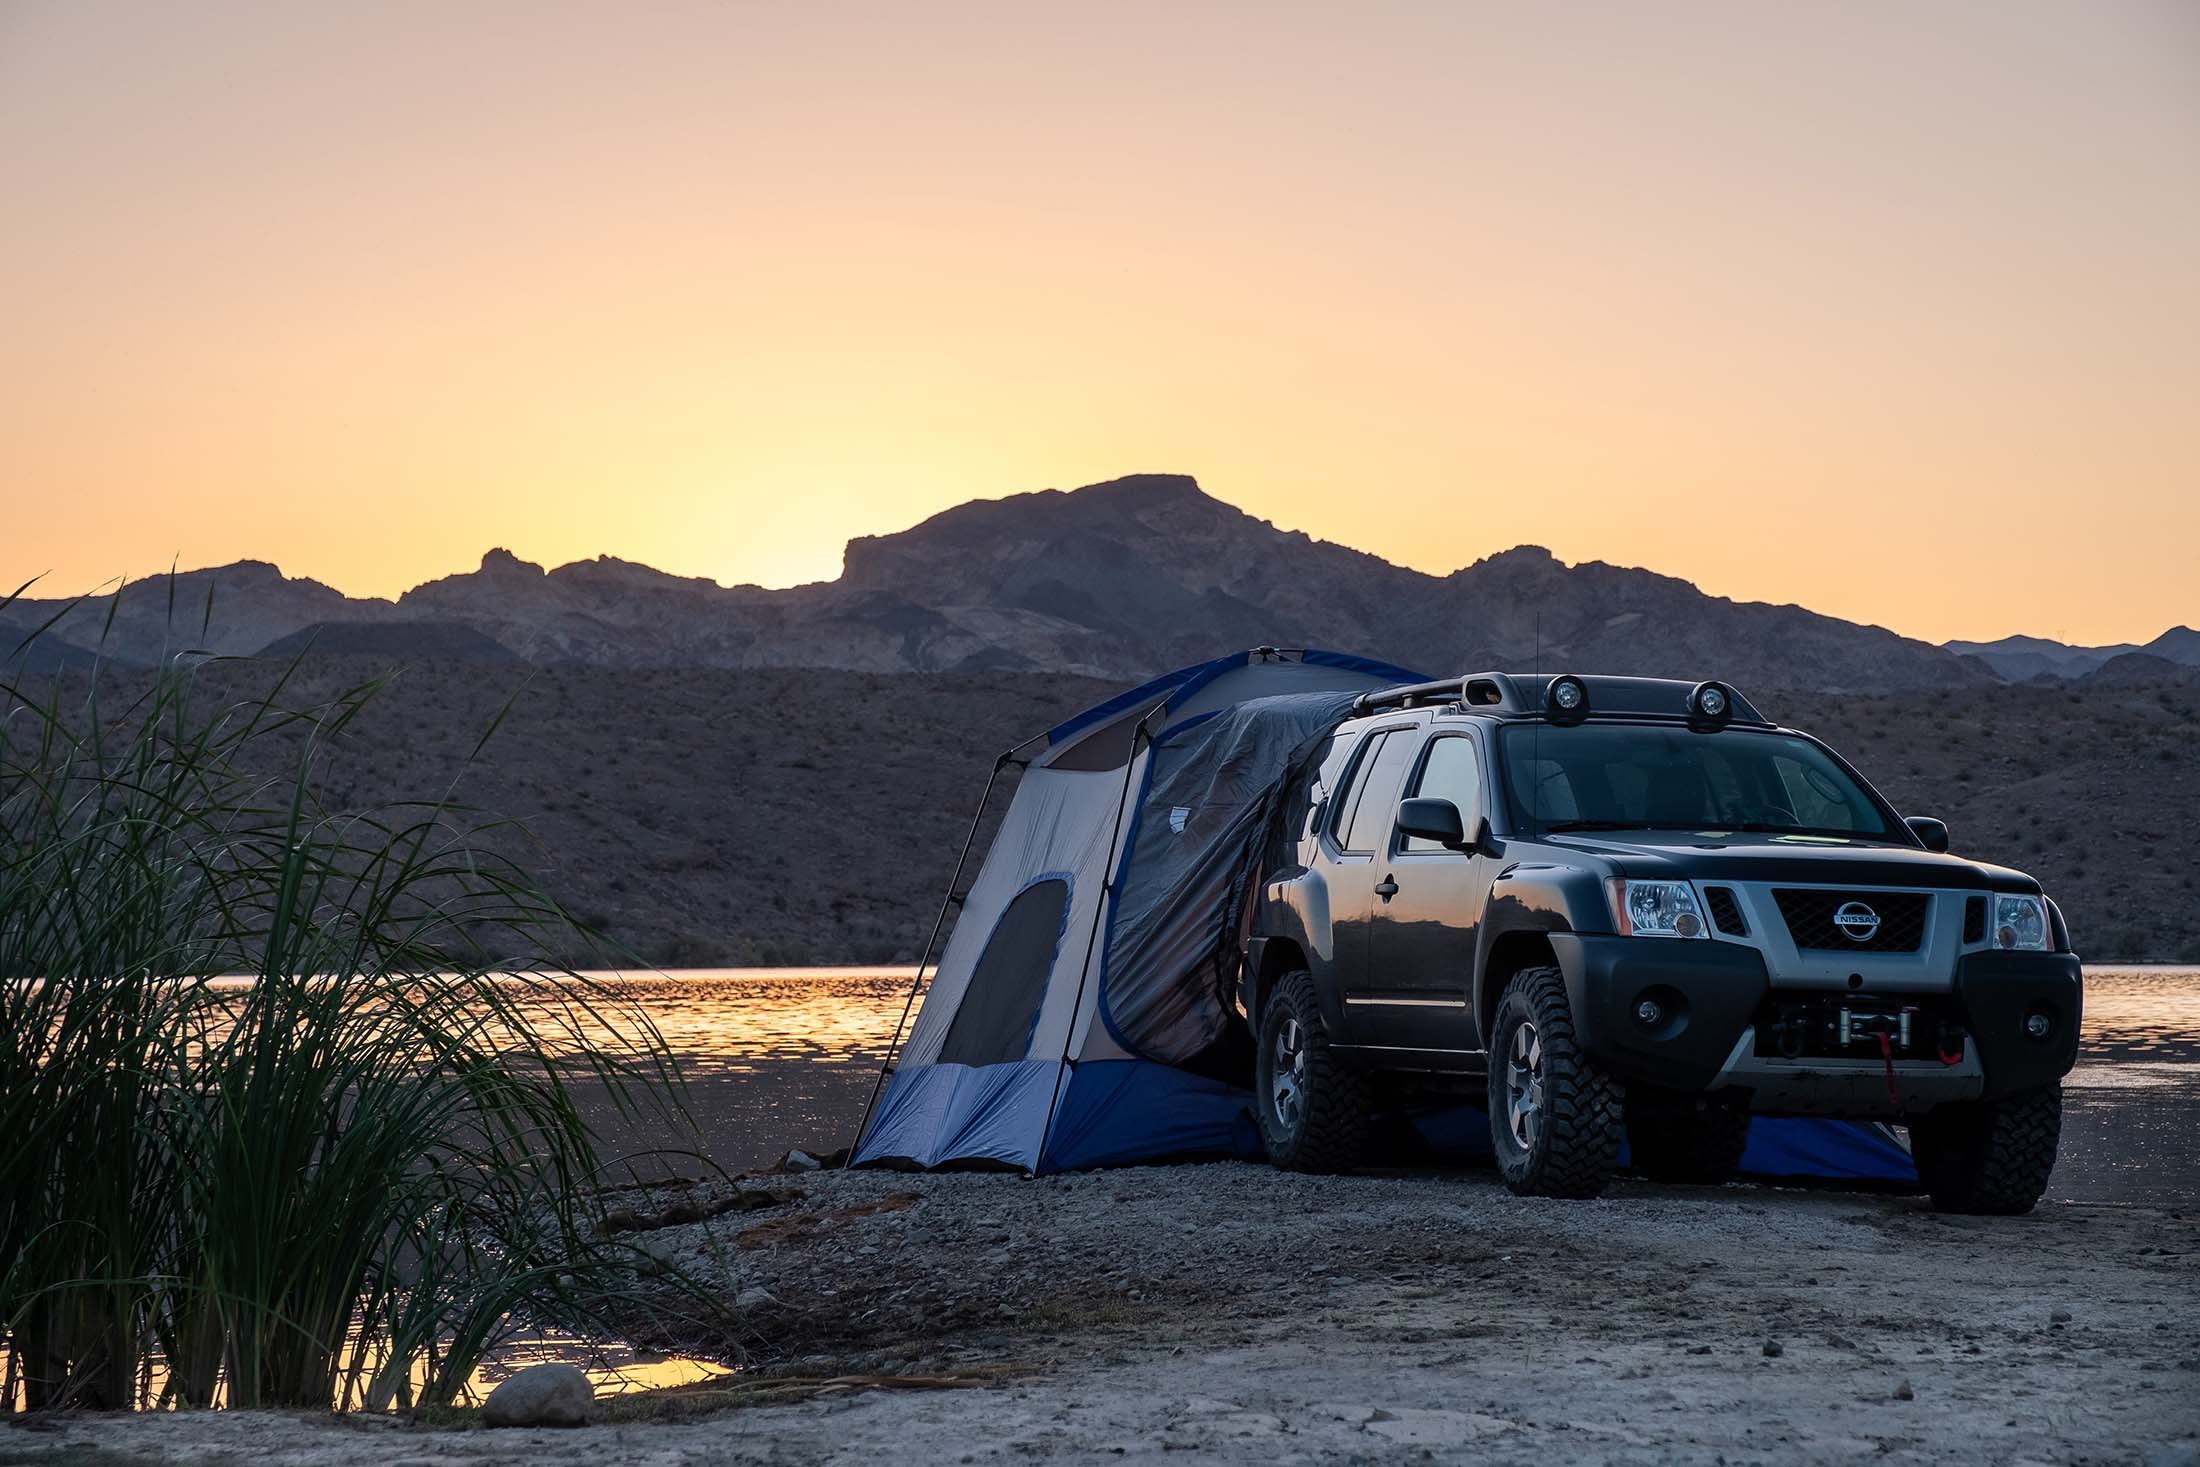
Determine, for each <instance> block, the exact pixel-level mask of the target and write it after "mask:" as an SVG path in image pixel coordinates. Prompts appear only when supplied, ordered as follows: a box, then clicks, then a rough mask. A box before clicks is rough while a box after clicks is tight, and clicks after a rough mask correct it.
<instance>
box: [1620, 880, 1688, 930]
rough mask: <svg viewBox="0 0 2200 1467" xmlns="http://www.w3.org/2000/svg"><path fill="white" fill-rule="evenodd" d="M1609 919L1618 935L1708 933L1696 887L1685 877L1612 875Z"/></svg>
mask: <svg viewBox="0 0 2200 1467" xmlns="http://www.w3.org/2000/svg"><path fill="white" fill-rule="evenodd" d="M1611 890H1612V921H1613V922H1614V923H1615V924H1616V925H1617V926H1618V928H1619V932H1620V936H1622V937H1709V936H1710V935H1711V931H1710V929H1709V928H1708V927H1707V926H1705V924H1704V920H1703V908H1702V907H1700V906H1698V905H1697V904H1696V888H1694V887H1693V886H1690V885H1689V884H1688V883H1687V882H1685V881H1629V880H1627V879H1626V878H1625V877H1619V876H1615V877H1613V878H1612V883H1611Z"/></svg>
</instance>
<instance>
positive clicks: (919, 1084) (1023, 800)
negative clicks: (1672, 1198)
mask: <svg viewBox="0 0 2200 1467" xmlns="http://www.w3.org/2000/svg"><path fill="white" fill-rule="evenodd" d="M1425 681H1427V679H1426V678H1424V677H1423V676H1422V675H1421V674H1419V673H1415V672H1410V671H1408V670H1406V669H1404V668H1400V667H1393V666H1391V665H1389V664H1387V663H1382V662H1375V661H1371V660H1369V659H1367V658H1364V657H1353V656H1347V655H1344V654H1342V653H1335V652H1321V651H1314V650H1295V649H1293V650H1279V649H1276V648H1272V647H1261V648H1256V649H1254V650H1252V651H1249V652H1238V653H1233V654H1231V655H1230V656H1227V657H1221V658H1217V659H1216V660H1214V661H1212V662H1205V663H1201V664H1199V665H1197V666H1194V667H1186V668H1181V669H1179V670H1177V671H1175V672H1172V673H1169V674H1167V675H1166V676H1164V677H1159V678H1156V679H1154V680H1153V681H1151V682H1148V683H1144V684H1142V685H1140V686H1138V687H1136V688H1133V689H1131V690H1130V691H1129V692H1127V693H1123V694H1120V695H1118V696H1116V697H1114V698H1111V699H1109V700H1108V701H1107V702H1105V703H1101V704H1099V705H1098V706H1096V707H1093V708H1088V709H1086V710H1085V711H1084V712H1083V713H1080V714H1078V715H1077V716H1076V717H1074V718H1071V719H1069V720H1068V721H1067V722H1064V723H1061V724H1059V725H1057V726H1055V727H1054V728H1051V729H1048V730H1047V731H1046V733H1045V734H1044V735H1042V736H1040V737H1037V738H1034V739H1032V740H1030V741H1029V742H1027V743H1026V744H1024V745H1021V746H1019V747H1018V748H1016V749H1012V750H1010V751H1008V752H1007V753H1006V754H1003V755H1002V756H1001V760H1000V763H999V764H998V765H997V766H996V769H995V773H996V775H998V773H999V772H1000V770H1001V769H1003V768H1007V767H1010V766H1021V767H1022V771H1023V772H1022V776H1021V778H1020V780H1019V781H1018V783H1017V785H1016V792H1015V797H1014V799H1013V800H1012V801H1011V802H1010V804H1009V808H1008V813H1007V814H1006V816H1005V817H1004V818H1003V819H1002V822H1001V826H1000V829H999V830H998V832H996V834H995V835H994V837H993V842H992V845H991V847H990V848H989V849H988V850H987V852H986V855H985V859H984V862H983V863H982V865H981V866H980V868H979V870H978V874H977V877H976V878H975V880H973V881H972V882H971V884H970V887H969V889H968V890H967V891H966V892H964V893H963V894H962V897H961V903H960V905H961V912H960V915H959V917H958V919H957V921H956V923H955V926H954V931H953V933H952V935H951V936H950V937H949V939H948V943H947V946H946V949H945V951H944V952H942V953H941V954H940V960H939V966H938V969H937V971H935V972H934V974H933V975H932V985H931V989H930V991H929V992H928V993H927V995H926V997H925V1001H924V1008H923V1010H922V1011H921V1012H920V1013H919V1015H918V1017H917V1022H916V1025H915V1027H914V1028H913V1029H912V1030H911V1031H910V1034H909V1040H908V1044H907V1047H906V1048H905V1049H904V1050H903V1051H902V1053H901V1055H900V1062H899V1064H898V1065H897V1066H895V1067H894V1068H893V1070H892V1073H891V1076H890V1077H889V1078H888V1079H887V1080H886V1082H885V1085H884V1092H883V1094H882V1095H879V1096H877V1097H875V1099H874V1104H873V1106H872V1108H871V1109H870V1110H869V1111H868V1112H867V1113H866V1116H865V1121H864V1126H863V1129H862V1132H861V1134H860V1136H859V1138H858V1140H857V1144H856V1147H855V1151H854V1154H853V1157H852V1158H851V1160H852V1162H853V1164H856V1165H862V1164H865V1163H874V1164H886V1165H901V1166H920V1167H936V1166H949V1165H960V1166H988V1165H990V1166H999V1167H1012V1168H1017V1169H1020V1170H1024V1171H1030V1172H1050V1171H1065V1170H1073V1169H1076V1168H1080V1167H1092V1166H1105V1165H1110V1164H1118V1163H1125V1162H1137V1161H1155V1160H1160V1159H1163V1158H1171V1157H1191V1156H1229V1155H1237V1156H1245V1157H1258V1156H1259V1155H1260V1154H1261V1146H1260V1138H1259V1132H1258V1130H1257V1128H1256V1127H1255V1126H1254V1124H1253V1120H1252V1114H1251V1109H1250V1106H1251V1097H1250V1095H1249V1094H1248V1093H1247V1092H1246V1090H1245V1088H1244V1086H1245V1085H1246V1084H1247V1083H1248V1082H1249V1080H1250V1076H1251V1073H1252V1056H1251V1048H1250V1040H1249V1039H1248V1037H1247V1035H1246V1032H1245V1027H1244V1024H1243V1022H1242V1021H1241V1020H1240V1019H1239V1017H1238V1015H1237V1011H1236V1000H1235V996H1234V989H1235V984H1236V978H1237V967H1238V948H1239V942H1240V939H1241V937H1242V936H1243V933H1244V929H1245V924H1246V923H1247V921H1248V920H1249V919H1250V916H1251V912H1250V904H1251V898H1252V896H1253V890H1252V886H1253V882H1254V881H1255V880H1256V879H1257V877H1258V875H1259V870H1260V862H1261V860H1262V858H1263V856H1264V854H1266V853H1267V852H1268V851H1269V850H1270V849H1271V845H1270V840H1271V837H1273V836H1277V835H1279V834H1280V833H1281V832H1283V831H1284V830H1286V829H1288V828H1290V826H1291V825H1292V822H1293V821H1294V819H1300V820H1303V818H1304V815H1305V801H1306V798H1307V792H1308V788H1309V784H1310V780H1309V776H1310V775H1311V773H1312V771H1313V766H1314V764H1315V763H1316V762H1317V761H1318V759H1319V757H1320V755H1321V753H1322V752H1323V750H1324V749H1325V748H1326V747H1327V744H1328V739H1329V735H1330V733H1331V732H1332V731H1333V730H1334V729H1335V728H1336V726H1337V725H1338V724H1340V723H1342V722H1343V721H1344V720H1345V719H1346V718H1348V717H1350V716H1351V713H1352V704H1353V701H1354V700H1355V699H1356V698H1358V697H1359V696H1360V694H1362V693H1365V692H1368V691H1371V690H1373V689H1377V688H1385V687H1392V686H1395V685H1397V684H1399V683H1416V682H1425ZM988 793H989V794H990V786H989V787H988ZM981 804H982V802H981ZM982 813H983V812H982V809H981V817H982ZM975 829H976V826H975V825H973V832H975ZM960 874H961V873H960V872H959V871H958V873H957V877H958V879H959V878H960ZM953 900H954V898H953V896H952V895H951V896H950V901H951V902H952V901H953ZM1473 1115H1474V1117H1475V1121H1476V1123H1475V1124H1473V1125H1461V1124H1458V1120H1459V1118H1458V1117H1457V1116H1456V1115H1453V1114H1449V1113H1447V1112H1445V1111H1429V1112H1423V1113H1421V1114H1418V1115H1412V1116H1400V1117H1399V1118H1398V1119H1399V1120H1400V1121H1401V1122H1403V1123H1404V1124H1401V1125H1400V1126H1398V1127H1396V1128H1394V1129H1395V1130H1396V1132H1397V1133H1398V1135H1399V1136H1401V1137H1406V1136H1412V1137H1416V1138H1417V1140H1408V1141H1406V1142H1405V1144H1406V1145H1407V1146H1408V1147H1412V1146H1419V1147H1420V1148H1422V1149H1424V1150H1425V1149H1435V1150H1439V1151H1451V1150H1466V1151H1470V1152H1474V1151H1478V1152H1479V1153H1480V1154H1482V1155H1484V1156H1485V1157H1486V1155H1487V1147H1488V1142H1487V1128H1486V1124H1485V1123H1482V1122H1481V1120H1480V1117H1481V1112H1480V1111H1479V1109H1475V1110H1474V1111H1473ZM1743 1168H1744V1170H1745V1171H1752V1172H1758V1173H1763V1174H1771V1175H1780V1176H1820V1177H1834V1178H1842V1179H1861V1180H1873V1181H1914V1179H1915V1176H1916V1173H1915V1170H1914V1169H1913V1168H1912V1167H1911V1165H1910V1162H1909V1157H1908V1154H1907V1153H1906V1152H1905V1151H1904V1150H1903V1148H1902V1147H1901V1146H1900V1145H1899V1144H1898V1143H1897V1142H1896V1141H1895V1140H1893V1139H1892V1137H1891V1133H1889V1132H1887V1130H1886V1128H1884V1127H1875V1126H1862V1125H1855V1124H1851V1123H1849V1122H1846V1121H1819V1120H1772V1121H1760V1122H1759V1123H1758V1124H1757V1125H1756V1126H1754V1127H1752V1130H1751V1136H1750V1146H1749V1151H1748V1153H1747V1154H1745V1156H1744V1158H1743Z"/></svg>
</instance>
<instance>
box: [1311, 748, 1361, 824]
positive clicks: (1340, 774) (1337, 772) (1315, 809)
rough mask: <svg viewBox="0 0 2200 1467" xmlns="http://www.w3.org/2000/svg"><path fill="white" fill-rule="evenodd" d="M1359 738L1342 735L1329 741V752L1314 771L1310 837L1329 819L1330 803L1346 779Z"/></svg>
mask: <svg viewBox="0 0 2200 1467" xmlns="http://www.w3.org/2000/svg"><path fill="white" fill-rule="evenodd" d="M1358 738H1359V736H1358V735H1357V734H1348V733H1341V734H1338V735H1337V736H1336V737H1335V738H1333V739H1331V740H1330V741H1329V752H1328V753H1326V754H1324V755H1322V762H1321V767H1320V768H1319V769H1317V770H1315V771H1314V783H1313V786H1312V788H1310V789H1309V790H1308V791H1307V803H1308V806H1309V808H1308V810H1307V815H1306V833H1307V834H1308V835H1312V834H1313V833H1314V832H1315V831H1317V830H1320V829H1321V828H1322V822H1323V821H1324V820H1326V819H1327V818H1328V816H1329V807H1330V802H1331V801H1332V800H1334V799H1335V798H1336V795H1337V782H1338V781H1339V780H1341V779H1343V778H1344V768H1345V763H1346V761H1347V760H1349V759H1350V758H1351V757H1352V746H1353V745H1354V744H1355V743H1357V742H1358Z"/></svg>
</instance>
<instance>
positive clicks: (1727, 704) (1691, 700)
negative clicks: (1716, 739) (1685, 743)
mask: <svg viewBox="0 0 2200 1467" xmlns="http://www.w3.org/2000/svg"><path fill="white" fill-rule="evenodd" d="M1733 716H1734V690H1733V689H1731V688H1729V687H1728V686H1727V685H1726V684H1725V683H1717V682H1711V683H1698V684H1696V686H1695V687H1694V688H1692V689H1690V690H1689V694H1688V717H1689V721H1690V722H1693V723H1702V724H1709V725H1710V726H1712V727H1714V728H1716V727H1719V726H1721V725H1723V724H1724V723H1726V722H1727V720H1729V719H1731V718H1732V717H1733Z"/></svg>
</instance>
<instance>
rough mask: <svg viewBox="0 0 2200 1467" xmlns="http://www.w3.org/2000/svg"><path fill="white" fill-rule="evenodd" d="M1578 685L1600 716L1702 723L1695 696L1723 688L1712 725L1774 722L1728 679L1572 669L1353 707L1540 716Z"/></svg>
mask: <svg viewBox="0 0 2200 1467" xmlns="http://www.w3.org/2000/svg"><path fill="white" fill-rule="evenodd" d="M1561 680H1563V681H1567V682H1573V683H1578V684H1580V685H1581V687H1582V689H1583V691H1584V692H1585V693H1586V694H1587V695H1588V702H1589V708H1590V709H1592V710H1594V713H1595V715H1596V716H1601V717H1604V718H1618V719H1630V718H1632V719H1648V720H1652V721H1669V720H1672V719H1676V718H1685V719H1687V720H1689V721H1690V722H1691V723H1698V722H1703V721H1704V720H1703V719H1701V717H1700V716H1699V714H1698V712H1697V710H1696V703H1695V699H1696V694H1697V693H1698V691H1700V690H1701V689H1704V688H1708V687H1717V688H1719V689H1720V690H1721V691H1722V692H1723V693H1724V694H1725V695H1726V696H1727V699H1728V700H1729V711H1728V712H1727V713H1725V714H1724V715H1723V716H1718V717H1715V718H1714V719H1712V720H1711V724H1712V725H1713V726H1716V725H1720V724H1724V723H1728V722H1733V723H1747V724H1763V725H1766V726H1769V725H1770V720H1768V719H1767V718H1766V717H1765V716H1764V715H1763V714H1761V713H1759V712H1758V711H1757V709H1756V708H1755V707H1754V706H1752V705H1751V703H1750V701H1749V700H1748V699H1747V698H1745V697H1743V696H1742V695H1741V693H1739V692H1738V691H1736V690H1735V689H1734V687H1733V686H1732V685H1731V684H1727V683H1689V682H1686V681H1683V680H1681V679H1678V678H1647V677H1610V676H1602V675H1597V674H1590V675H1587V676H1581V677H1577V676H1575V675H1573V674H1571V673H1557V674H1546V673H1516V672H1475V673H1468V674H1466V675H1465V676H1464V677H1449V678H1444V679H1442V680H1441V681H1438V682H1433V683H1406V684H1402V685H1400V686H1398V687H1395V688H1378V689H1376V690H1375V691H1374V692H1372V693H1362V694H1361V695H1360V696H1359V697H1358V698H1357V699H1356V700H1354V702H1353V705H1352V711H1353V712H1354V713H1356V714H1364V713H1374V712H1377V711H1379V710H1383V709H1405V708H1427V707H1437V706H1443V707H1450V706H1458V707H1461V708H1473V709H1488V710H1490V711H1491V712H1493V713H1498V714H1509V715H1511V716H1513V717H1515V718H1541V717H1544V716H1546V715H1547V714H1548V712H1549V710H1548V709H1546V707H1545V705H1544V699H1545V698H1546V697H1548V696H1549V694H1548V689H1549V688H1550V686H1551V685H1552V684H1553V683H1555V682H1559V681H1561Z"/></svg>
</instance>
